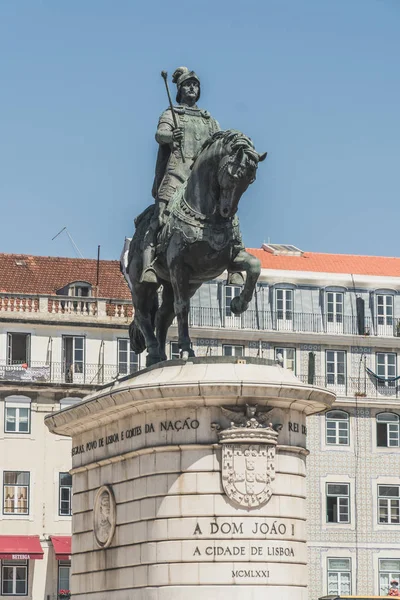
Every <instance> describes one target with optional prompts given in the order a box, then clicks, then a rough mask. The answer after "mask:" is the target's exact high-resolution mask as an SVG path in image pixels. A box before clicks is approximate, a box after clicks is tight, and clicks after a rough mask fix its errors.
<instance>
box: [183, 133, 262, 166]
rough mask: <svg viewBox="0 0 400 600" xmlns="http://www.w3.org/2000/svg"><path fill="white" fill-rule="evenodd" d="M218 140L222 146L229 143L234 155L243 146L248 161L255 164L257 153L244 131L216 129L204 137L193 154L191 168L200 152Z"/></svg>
mask: <svg viewBox="0 0 400 600" xmlns="http://www.w3.org/2000/svg"><path fill="white" fill-rule="evenodd" d="M218 141H222V144H223V146H227V145H228V144H230V145H231V150H232V153H233V154H234V155H236V154H237V153H238V152H239V150H240V149H242V148H243V150H244V152H245V154H246V157H247V158H248V160H249V162H250V163H254V166H257V163H258V154H257V152H256V150H255V148H254V144H253V142H252V141H251V139H250V138H249V137H247V135H244V133H242V132H241V131H237V130H236V129H227V130H226V131H216V132H215V133H214V134H213V135H212V136H211V137H209V138H207V139H206V141H205V142H204V144H203V145H202V146H201V148H200V150H199V151H198V152H197V154H196V155H195V156H194V158H193V162H192V165H191V169H193V166H194V164H195V162H196V160H197V159H198V158H199V156H200V154H202V153H203V152H204V151H205V150H207V148H209V147H210V146H212V145H213V144H215V142H218Z"/></svg>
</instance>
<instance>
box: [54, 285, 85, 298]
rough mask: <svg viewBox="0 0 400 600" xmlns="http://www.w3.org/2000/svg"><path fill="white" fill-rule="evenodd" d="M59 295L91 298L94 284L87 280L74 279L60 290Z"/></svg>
mask: <svg viewBox="0 0 400 600" xmlns="http://www.w3.org/2000/svg"><path fill="white" fill-rule="evenodd" d="M57 295H59V296H74V297H75V298H90V297H91V295H92V286H91V284H90V283H88V282H87V281H73V282H71V283H69V284H68V285H65V286H64V287H63V288H61V289H60V290H58V291H57Z"/></svg>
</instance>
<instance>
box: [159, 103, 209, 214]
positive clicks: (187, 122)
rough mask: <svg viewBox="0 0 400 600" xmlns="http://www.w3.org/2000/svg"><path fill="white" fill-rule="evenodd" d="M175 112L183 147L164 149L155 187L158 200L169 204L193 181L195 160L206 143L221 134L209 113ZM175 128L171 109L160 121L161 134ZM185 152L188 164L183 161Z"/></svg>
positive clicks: (181, 109)
mask: <svg viewBox="0 0 400 600" xmlns="http://www.w3.org/2000/svg"><path fill="white" fill-rule="evenodd" d="M174 112H175V115H176V120H177V124H178V127H182V129H183V140H182V146H181V147H180V146H178V145H177V144H174V145H173V147H172V148H170V146H169V145H160V148H159V151H158V156H157V164H156V173H155V178H154V184H153V196H154V198H155V199H156V200H158V201H159V202H166V203H168V202H169V201H170V200H171V198H172V196H173V195H174V193H175V192H176V190H177V189H178V188H179V187H180V186H181V185H182V184H183V183H184V182H185V181H186V180H187V178H188V177H189V175H190V167H191V165H192V161H193V158H194V157H195V156H196V154H197V152H198V151H199V150H200V148H201V147H202V145H203V143H204V142H205V141H206V140H207V139H208V138H209V137H211V136H212V135H213V134H214V133H215V132H216V131H219V130H220V127H219V124H218V123H217V121H216V120H215V119H213V117H212V116H211V115H210V113H209V112H207V111H206V110H201V109H200V108H197V107H189V106H185V105H181V106H176V107H174ZM173 128H174V121H173V118H172V113H171V109H169V108H168V109H167V110H166V111H164V112H163V113H162V115H161V117H160V120H159V122H158V128H157V131H162V130H170V131H172V129H173ZM181 148H182V153H183V156H184V157H185V162H183V161H182V154H181Z"/></svg>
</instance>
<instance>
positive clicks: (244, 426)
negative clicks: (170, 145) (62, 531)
mask: <svg viewBox="0 0 400 600" xmlns="http://www.w3.org/2000/svg"><path fill="white" fill-rule="evenodd" d="M235 360H236V359H227V358H225V357H221V358H220V359H218V358H213V359H211V358H209V359H193V362H188V363H186V364H185V363H183V362H182V361H170V362H168V363H163V364H162V365H161V366H160V367H158V368H154V369H148V370H146V371H143V372H141V373H137V374H134V375H132V376H129V377H126V378H124V379H122V380H119V381H118V382H116V383H114V384H113V385H109V386H106V387H104V388H103V389H102V390H101V391H99V392H96V393H95V394H92V395H91V396H88V397H87V399H86V400H85V401H84V402H82V403H81V404H79V405H77V406H74V407H71V408H69V409H66V410H64V411H62V412H60V413H57V414H54V415H52V416H49V417H48V418H47V419H46V423H47V426H48V427H49V429H50V430H51V431H53V432H55V433H58V434H61V435H68V436H71V437H72V439H73V442H72V446H73V450H72V455H73V469H72V474H73V491H74V498H73V519H72V523H73V542H72V551H73V560H72V586H71V587H72V593H73V598H74V600H78V599H79V600H111V599H112V600H130V599H132V600H188V598H189V600H226V599H227V598H229V600H239V599H240V600H250V599H251V600H261V599H262V600H265V598H268V599H269V600H289V599H290V600H306V599H307V548H306V523H305V518H306V507H305V503H306V480H305V476H306V466H305V458H306V454H307V451H306V416H307V415H310V414H314V413H316V412H319V411H322V410H325V409H326V408H327V407H329V406H330V405H331V403H332V402H333V400H334V395H333V394H331V393H330V392H328V391H327V390H324V389H318V388H315V387H312V386H308V385H304V384H302V383H301V382H300V381H299V380H298V379H297V378H296V377H295V376H294V375H293V373H292V372H290V371H287V370H285V369H282V368H281V367H279V366H275V365H268V364H266V361H261V360H259V361H257V360H255V359H253V360H252V359H245V361H246V362H244V360H242V359H240V362H234V361H235ZM269 409H271V410H269Z"/></svg>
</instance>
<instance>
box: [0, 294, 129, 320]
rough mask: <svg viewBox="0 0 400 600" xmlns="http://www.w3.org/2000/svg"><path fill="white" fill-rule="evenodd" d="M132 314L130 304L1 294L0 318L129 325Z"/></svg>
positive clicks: (122, 301) (92, 299)
mask: <svg viewBox="0 0 400 600" xmlns="http://www.w3.org/2000/svg"><path fill="white" fill-rule="evenodd" d="M132 313H133V310H132V303H131V302H130V301H129V300H115V299H114V300H113V299H110V300H109V299H105V298H86V297H85V298H83V297H81V296H76V297H75V296H35V295H28V294H5V293H0V315H1V317H3V318H9V319H15V318H18V319H26V320H41V319H42V320H43V319H46V320H49V321H54V320H57V321H60V320H61V321H79V322H82V321H83V322H84V321H93V320H95V321H110V320H113V321H114V320H115V319H117V320H119V321H123V322H129V321H130V320H131V319H132Z"/></svg>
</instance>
